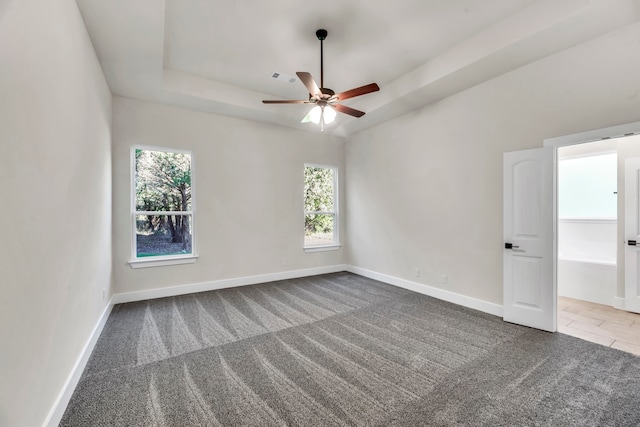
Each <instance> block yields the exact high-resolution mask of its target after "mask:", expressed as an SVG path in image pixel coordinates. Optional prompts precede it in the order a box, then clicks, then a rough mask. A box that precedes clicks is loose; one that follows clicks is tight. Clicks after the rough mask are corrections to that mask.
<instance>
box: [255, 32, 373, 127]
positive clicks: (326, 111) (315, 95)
mask: <svg viewBox="0 0 640 427" xmlns="http://www.w3.org/2000/svg"><path fill="white" fill-rule="evenodd" d="M327 34H328V33H327V30H324V29H319V30H318V31H316V37H318V40H320V87H318V85H317V84H316V82H315V81H314V80H313V78H312V77H311V74H309V73H307V72H303V71H298V72H297V73H296V75H297V76H298V78H299V79H300V81H301V82H302V83H303V84H304V85H305V87H306V88H307V90H308V91H309V100H308V101H306V100H300V101H298V100H263V101H262V102H263V103H264V104H316V106H315V107H314V108H313V109H312V110H311V111H310V112H309V114H307V115H306V116H305V118H304V119H302V123H305V122H309V121H311V122H313V123H320V126H321V129H322V130H323V129H324V124H329V123H331V122H333V121H334V120H335V117H336V111H339V112H341V113H345V114H348V115H350V116H353V117H362V116H364V114H365V113H364V111H360V110H356V109H355V108H351V107H347V106H346V105H342V104H338V102H340V101H344V100H345V99H349V98H354V97H356V96H360V95H366V94H367V93H371V92H376V91H379V90H380V87H379V86H378V85H377V84H376V83H370V84H368V85H365V86H360V87H357V88H355V89H351V90H347V91H345V92H340V93H338V94H336V93H335V92H334V91H333V90H331V89H329V88H326V87H324V57H323V50H322V48H323V44H322V43H323V41H324V40H325V39H326V38H327Z"/></svg>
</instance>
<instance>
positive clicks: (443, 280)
mask: <svg viewBox="0 0 640 427" xmlns="http://www.w3.org/2000/svg"><path fill="white" fill-rule="evenodd" d="M440 283H442V284H443V285H446V284H447V283H449V276H447V275H446V274H443V275H442V276H440Z"/></svg>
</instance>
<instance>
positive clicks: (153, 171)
mask: <svg viewBox="0 0 640 427" xmlns="http://www.w3.org/2000/svg"><path fill="white" fill-rule="evenodd" d="M131 163H132V166H133V171H132V172H133V173H132V176H133V183H132V193H133V195H132V207H133V208H132V210H133V212H132V220H133V239H132V258H133V260H132V261H131V266H132V267H136V268H137V267H148V266H152V265H166V264H177V263H184V262H194V261H195V257H194V250H193V249H194V245H193V222H194V221H193V218H194V210H193V199H192V196H193V191H192V181H191V180H192V175H193V174H192V157H191V153H190V152H185V151H178V150H164V149H155V148H144V147H134V148H133V149H132V162H131Z"/></svg>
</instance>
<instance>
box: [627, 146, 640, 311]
mask: <svg viewBox="0 0 640 427" xmlns="http://www.w3.org/2000/svg"><path fill="white" fill-rule="evenodd" d="M639 202H640V158H639V157H634V158H630V159H625V162H624V205H625V208H624V235H625V256H624V264H625V267H624V308H625V310H629V311H635V312H636V313H640V273H639V270H640V209H638V203H639Z"/></svg>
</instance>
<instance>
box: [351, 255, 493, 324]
mask: <svg viewBox="0 0 640 427" xmlns="http://www.w3.org/2000/svg"><path fill="white" fill-rule="evenodd" d="M347 271H348V272H350V273H354V274H358V275H360V276H364V277H368V278H370V279H374V280H378V281H380V282H384V283H387V284H389V285H393V286H398V287H400V288H404V289H408V290H410V291H414V292H418V293H419V294H423V295H428V296H430V297H434V298H437V299H440V300H443V301H447V302H451V303H453V304H457V305H461V306H463V307H467V308H472V309H474V310H479V311H483V312H485V313H489V314H493V315H494V316H498V317H502V306H501V305H499V304H494V303H492V302H488V301H483V300H480V299H477V298H473V297H469V296H466V295H462V294H457V293H455V292H451V291H446V290H444V289H440V288H436V287H434V286H429V285H425V284H422V283H416V282H412V281H410V280H405V279H400V278H398V277H394V276H389V275H387V274H382V273H378V272H376V271H371V270H367V269H364V268H360V267H355V266H353V265H347Z"/></svg>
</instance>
